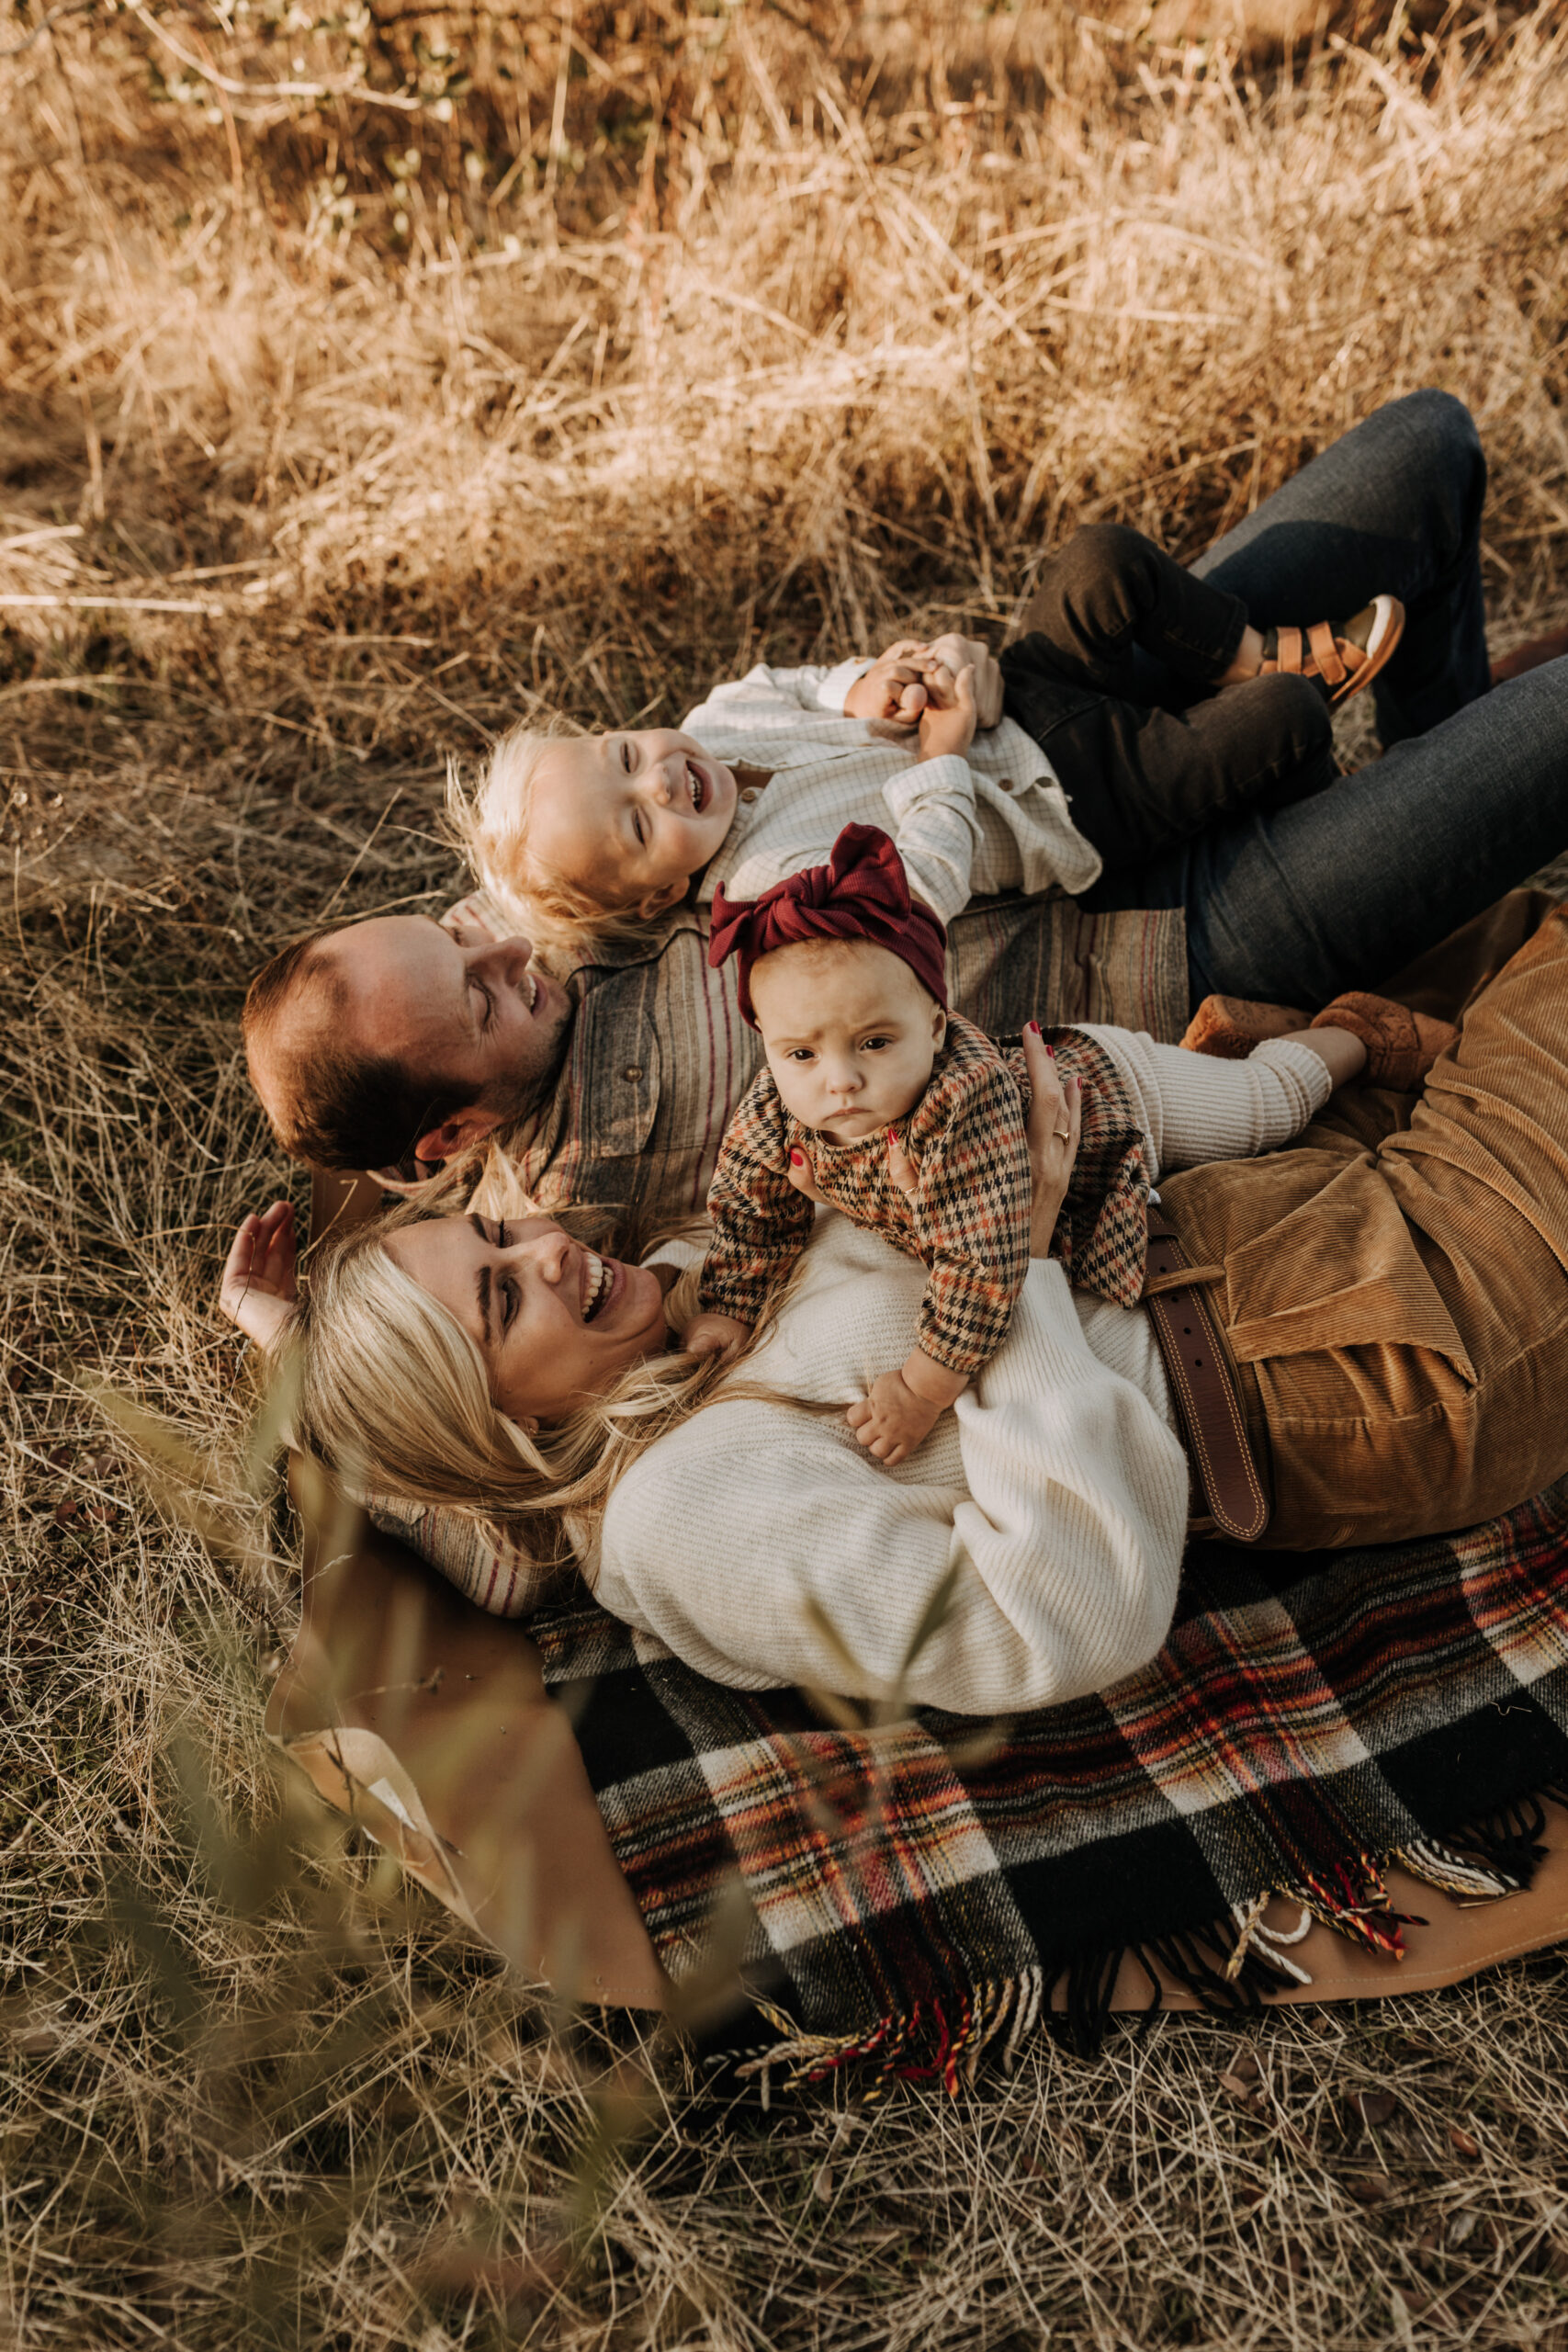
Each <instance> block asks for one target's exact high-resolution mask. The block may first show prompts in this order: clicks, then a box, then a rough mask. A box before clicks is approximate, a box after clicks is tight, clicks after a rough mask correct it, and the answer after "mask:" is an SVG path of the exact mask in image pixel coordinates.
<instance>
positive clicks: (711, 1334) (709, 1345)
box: [682, 1315, 751, 1363]
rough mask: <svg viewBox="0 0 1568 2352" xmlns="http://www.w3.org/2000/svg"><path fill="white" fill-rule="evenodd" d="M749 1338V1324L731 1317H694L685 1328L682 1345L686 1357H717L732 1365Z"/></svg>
mask: <svg viewBox="0 0 1568 2352" xmlns="http://www.w3.org/2000/svg"><path fill="white" fill-rule="evenodd" d="M750 1336H751V1326H750V1323H742V1322H740V1321H739V1319H738V1318H737V1317H735V1316H733V1315H694V1317H692V1320H691V1322H690V1323H688V1324H687V1326H686V1337H685V1340H684V1341H683V1343H682V1344H683V1345H684V1347H685V1350H686V1353H687V1354H688V1355H693V1356H718V1357H721V1358H722V1359H723V1361H724V1362H725V1363H734V1361H735V1359H736V1357H737V1356H738V1355H739V1353H740V1351H741V1349H742V1348H743V1347H744V1346H745V1344H746V1342H747V1340H749V1339H750Z"/></svg>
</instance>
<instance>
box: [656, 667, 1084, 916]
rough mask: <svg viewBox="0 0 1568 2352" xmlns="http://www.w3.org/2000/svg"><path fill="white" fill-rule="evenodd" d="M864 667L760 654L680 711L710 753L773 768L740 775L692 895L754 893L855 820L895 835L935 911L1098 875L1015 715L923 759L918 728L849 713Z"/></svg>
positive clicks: (810, 861) (1052, 778) (1065, 887)
mask: <svg viewBox="0 0 1568 2352" xmlns="http://www.w3.org/2000/svg"><path fill="white" fill-rule="evenodd" d="M864 667H865V664H864V663H863V662H841V663H840V666H839V667H838V668H837V669H836V670H823V669H817V668H812V667H807V668H804V669H798V670H773V669H770V668H769V667H768V666H767V664H766V663H765V662H759V663H758V665H757V667H756V668H755V669H754V670H750V671H748V673H747V674H746V676H745V677H744V678H739V679H737V680H735V681H734V683H733V684H728V685H722V686H716V687H715V689H714V691H713V693H712V694H711V695H709V696H708V699H707V700H706V702H705V703H703V704H702V705H700V707H698V708H697V709H695V710H694V711H692V712H690V713H689V714H688V715H687V717H686V718H684V719H683V720H682V727H683V729H684V730H685V732H686V733H687V734H689V735H693V736H694V737H695V738H696V740H697V741H698V742H699V743H701V744H702V745H703V747H704V749H705V751H709V752H713V753H714V755H715V757H716V758H717V759H721V760H724V761H726V762H727V763H729V764H731V765H737V764H739V765H742V766H749V767H752V768H757V769H766V770H768V771H770V772H771V774H770V781H769V783H768V785H767V786H766V788H765V789H761V788H759V787H758V786H743V787H742V790H741V793H740V797H739V801H738V803H737V806H736V811H735V818H734V821H733V823H732V824H731V826H730V829H729V831H728V834H727V835H726V837H725V841H724V844H723V847H722V848H721V849H720V850H719V852H718V854H717V856H716V857H715V858H714V860H713V861H712V863H711V864H710V865H707V866H706V867H705V869H704V871H703V875H702V877H701V880H700V881H699V883H698V886H697V892H696V896H697V900H698V903H699V904H701V905H705V906H706V905H711V904H712V901H713V895H714V892H715V890H716V888H717V887H718V885H719V884H720V883H722V884H723V886H724V890H725V895H726V897H727V898H729V899H754V898H756V897H757V896H758V895H759V893H760V892H761V891H763V890H766V889H768V888H771V887H772V885H773V883H775V882H779V881H782V880H783V879H784V876H785V875H786V874H797V873H799V872H800V870H801V868H802V867H803V866H807V865H822V864H824V863H825V861H826V859H827V857H828V854H829V851H830V850H831V848H832V846H833V843H834V842H835V841H836V840H837V839H838V837H839V834H840V832H841V831H842V830H843V828H844V827H845V826H846V825H849V824H858V825H877V826H880V827H881V828H882V830H883V831H885V832H888V833H891V834H892V836H893V839H894V841H895V842H897V848H898V854H899V855H900V856H901V857H902V858H903V861H904V865H905V869H906V871H907V873H908V876H909V887H910V888H911V889H913V890H915V891H916V892H917V893H918V894H919V897H920V898H922V899H924V900H925V901H926V904H927V905H928V906H929V907H931V910H933V912H934V913H936V914H938V915H940V916H941V918H942V922H948V923H950V922H953V920H954V918H955V917H956V916H958V915H961V914H962V913H963V911H964V908H965V907H966V906H967V905H968V903H969V901H970V899H971V898H978V897H987V896H990V895H993V894H995V893H997V892H998V891H1003V890H1021V891H1024V892H1026V893H1027V894H1029V895H1031V896H1036V895H1038V894H1040V893H1042V892H1059V891H1068V892H1075V891H1079V890H1087V889H1088V888H1089V886H1090V884H1091V883H1093V882H1095V881H1097V880H1098V878H1099V876H1100V853H1099V852H1098V850H1096V849H1095V848H1094V847H1093V846H1092V844H1091V843H1090V842H1088V841H1086V840H1085V838H1084V836H1083V835H1082V833H1080V832H1079V831H1078V830H1077V826H1076V825H1075V824H1074V823H1073V820H1072V818H1071V816H1070V815H1069V814H1068V809H1067V797H1066V793H1065V792H1064V791H1063V790H1062V787H1061V785H1060V784H1059V782H1058V781H1057V779H1056V775H1055V771H1054V770H1053V768H1052V766H1051V763H1050V761H1049V760H1048V759H1047V758H1046V757H1045V754H1044V752H1043V751H1042V750H1041V749H1040V746H1039V745H1038V743H1036V742H1035V741H1033V740H1032V737H1031V736H1029V735H1026V734H1025V732H1024V730H1023V729H1022V728H1021V727H1020V726H1019V725H1018V724H1017V723H1016V722H1015V721H1014V720H1013V719H1010V718H1004V719H1002V721H1001V722H1000V724H999V725H998V726H996V727H993V728H987V729H981V730H979V731H977V732H976V735H975V737H974V740H973V741H972V742H971V743H970V745H969V749H968V751H967V752H965V753H964V756H963V757H962V758H960V757H959V756H958V755H957V754H955V753H954V754H950V755H949V756H947V757H946V758H943V759H939V760H920V759H919V758H918V757H917V753H918V751H919V745H918V743H917V742H916V741H914V740H913V738H912V737H910V736H907V735H906V736H901V737H899V738H898V739H897V740H896V741H888V740H887V739H886V736H884V735H881V734H879V733H878V732H877V731H876V729H875V727H874V723H873V722H872V721H870V720H868V719H863V718H845V716H844V696H845V695H846V694H847V693H848V692H849V689H850V687H851V685H852V684H853V682H854V680H855V678H856V677H857V676H858V675H859V673H860V672H861V671H862V670H863V668H864Z"/></svg>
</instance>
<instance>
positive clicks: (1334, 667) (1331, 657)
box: [1280, 621, 1350, 686]
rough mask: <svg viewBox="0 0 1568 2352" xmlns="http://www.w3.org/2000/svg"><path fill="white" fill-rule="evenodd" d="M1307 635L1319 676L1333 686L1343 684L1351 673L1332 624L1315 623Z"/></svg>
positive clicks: (1281, 634)
mask: <svg viewBox="0 0 1568 2352" xmlns="http://www.w3.org/2000/svg"><path fill="white" fill-rule="evenodd" d="M1283 635H1284V631H1283V629H1281V630H1280V636H1281V637H1282V636H1283ZM1307 635H1308V639H1309V641H1310V643H1311V646H1312V658H1313V662H1314V664H1315V666H1316V669H1317V673H1318V676H1319V677H1320V678H1323V679H1325V680H1326V682H1327V684H1329V685H1331V686H1337V685H1340V684H1343V683H1344V681H1345V680H1346V679H1347V678H1348V676H1349V674H1350V673H1349V670H1348V667H1347V666H1346V664H1345V662H1344V661H1343V660H1342V659H1341V657H1340V652H1339V639H1337V637H1336V636H1335V634H1334V629H1333V625H1332V623H1330V622H1328V621H1314V623H1313V625H1312V627H1311V628H1310V629H1309V630H1308V632H1307ZM1346 650H1347V651H1348V650H1350V649H1349V648H1348V646H1347V648H1346Z"/></svg>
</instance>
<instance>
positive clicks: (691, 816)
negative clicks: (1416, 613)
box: [449, 526, 1403, 951]
mask: <svg viewBox="0 0 1568 2352" xmlns="http://www.w3.org/2000/svg"><path fill="white" fill-rule="evenodd" d="M1025 621H1026V633H1025V635H1024V636H1022V637H1021V639H1019V641H1018V642H1017V644H1016V645H1014V646H1011V647H1010V648H1009V650H1008V651H1007V652H1006V653H1004V654H1003V656H1002V657H1001V661H1000V663H999V664H998V662H997V661H996V660H994V659H993V657H992V656H991V655H990V653H989V652H988V651H987V648H986V647H985V646H984V645H982V644H979V643H978V642H974V641H971V640H969V639H964V638H959V637H943V638H939V639H936V640H934V641H933V642H932V643H931V644H927V645H920V644H916V643H913V642H909V641H903V642H900V643H898V644H897V645H894V646H892V647H890V648H889V650H887V652H886V653H885V654H883V655H882V656H881V657H880V659H879V660H877V661H876V662H872V663H870V664H869V665H868V664H867V663H865V662H843V663H840V665H839V666H838V668H836V669H831V670H827V669H817V668H805V669H795V670H788V669H771V668H769V667H768V666H766V665H765V664H759V665H758V666H757V667H756V668H755V669H753V670H751V671H750V673H748V674H747V675H746V676H745V677H744V678H741V679H739V680H736V681H733V682H731V683H729V684H723V685H719V686H716V687H715V689H714V690H713V693H712V694H711V695H710V696H709V698H708V700H707V701H706V702H705V703H704V704H703V705H702V706H701V707H699V708H698V709H696V710H694V711H693V712H691V713H690V714H689V716H688V717H687V718H686V720H685V722H684V726H683V729H682V730H681V731H679V732H678V731H676V730H675V729H671V728H628V729H619V730H617V731H616V732H615V733H613V734H609V735H599V736H567V735H560V734H557V735H549V734H542V733H540V732H539V731H538V730H536V729H527V728H518V729H513V731H512V732H511V733H510V734H508V735H507V736H505V737H504V738H503V739H502V741H501V742H500V743H499V744H498V745H497V747H496V750H495V752H494V753H493V755H492V757H491V763H490V767H489V771H488V773H487V775H485V777H484V779H483V780H482V782H481V784H480V786H479V790H478V793H477V795H476V797H475V798H474V800H473V802H472V804H471V805H470V804H469V803H468V800H467V798H466V797H465V795H464V793H463V792H462V790H461V788H460V786H458V784H457V780H456V778H454V780H453V784H452V787H451V792H450V796H449V805H450V814H451V819H452V824H453V829H454V831H456V832H457V835H458V837H459V839H460V841H461V844H462V847H463V849H464V852H465V854H466V855H467V857H468V861H469V863H470V865H472V867H473V869H474V871H475V873H476V874H477V875H478V876H479V879H480V881H481V882H482V883H483V885H484V887H485V888H486V890H487V891H488V892H489V894H490V896H491V899H493V900H494V902H495V904H496V906H497V909H498V910H499V911H500V912H501V913H502V916H503V917H504V918H505V919H506V920H507V921H508V922H512V923H515V924H517V925H518V926H520V927H521V928H522V929H523V930H525V932H527V933H529V935H530V936H531V937H532V938H534V939H535V941H536V943H538V944H543V945H551V944H554V945H557V946H559V947H565V948H569V949H571V950H573V951H577V950H581V949H582V948H583V947H585V946H588V945H590V944H592V942H593V941H595V940H604V941H617V940H619V941H629V940H638V939H643V938H646V937H647V936H648V935H649V933H650V931H651V930H652V929H653V928H654V927H656V926H658V925H659V924H660V922H662V921H663V920H664V919H665V918H667V917H668V916H669V915H670V913H671V910H673V909H674V908H675V907H677V906H678V905H680V904H681V903H682V901H685V902H687V903H689V904H693V905H694V906H695V907H696V908H697V909H699V910H700V909H702V908H704V907H705V906H706V905H708V904H711V902H712V900H713V899H714V896H715V893H716V891H717V890H718V889H719V888H723V889H724V890H725V892H726V893H727V894H728V897H729V898H730V899H732V900H733V899H736V898H756V897H760V896H761V893H762V892H763V891H765V890H767V889H769V888H772V886H773V884H774V883H775V882H777V881H780V880H781V879H782V878H783V877H784V876H785V875H787V874H792V873H795V872H796V871H798V870H799V869H800V868H801V867H803V866H807V865H820V864H821V863H822V862H823V860H824V859H825V858H826V857H827V855H828V853H829V848H830V846H831V844H832V842H833V840H834V838H835V836H836V835H837V833H838V831H839V829H840V826H841V825H843V824H845V823H851V822H853V823H860V824H869V825H875V826H880V827H883V828H885V829H886V831H888V832H890V833H891V834H892V836H893V838H894V840H895V842H896V843H897V848H898V852H899V854H900V855H901V857H902V858H903V861H904V866H905V870H906V872H907V874H908V879H909V887H910V888H911V889H912V890H913V891H914V892H915V894H916V895H917V897H919V898H920V899H923V900H924V901H925V903H926V905H927V906H928V907H930V908H931V910H932V912H933V913H935V914H936V915H937V916H938V917H939V918H940V919H941V920H942V922H953V920H954V919H955V917H957V916H958V915H960V914H961V913H962V912H963V911H964V908H965V906H966V905H967V904H968V902H969V900H970V899H971V897H976V896H988V895H991V894H994V893H998V892H1002V891H1022V892H1025V893H1029V894H1035V893H1040V892H1044V891H1066V892H1068V893H1074V892H1077V891H1080V890H1085V889H1087V888H1089V885H1090V884H1091V883H1092V882H1094V881H1095V880H1096V879H1097V878H1098V876H1100V873H1101V871H1103V870H1111V871H1113V870H1116V869H1118V868H1119V867H1124V866H1127V865H1135V864H1137V863H1138V862H1139V861H1140V860H1141V859H1143V858H1144V857H1146V856H1148V855H1150V854H1154V853H1156V852H1157V851H1159V850H1162V849H1165V848H1168V847H1169V846H1171V844H1172V843H1173V842H1176V841H1178V840H1180V839H1182V838H1185V837H1186V836H1187V835H1188V834H1190V833H1191V832H1192V831H1195V830H1197V828H1199V827H1200V826H1201V825H1202V824H1204V823H1206V822H1207V821H1208V820H1209V819H1210V818H1211V817H1212V816H1213V815H1215V814H1216V813H1219V812H1221V811H1224V810H1228V809H1235V808H1238V807H1239V806H1241V805H1242V804H1243V803H1244V802H1245V801H1246V799H1247V797H1249V796H1251V795H1255V794H1258V793H1261V792H1265V791H1267V792H1269V793H1271V794H1273V795H1275V796H1276V797H1279V796H1282V795H1289V794H1291V793H1292V792H1300V791H1309V790H1316V789H1319V788H1321V786H1324V785H1325V784H1327V783H1328V782H1329V781H1330V780H1331V778H1332V776H1333V775H1335V773H1336V770H1335V767H1334V763H1333V759H1332V724H1331V717H1330V708H1329V706H1330V704H1331V703H1333V702H1335V701H1337V700H1340V699H1342V698H1343V697H1344V695H1347V694H1349V693H1353V692H1357V691H1359V689H1360V688H1361V687H1362V686H1364V685H1365V684H1367V683H1368V682H1369V681H1370V680H1371V678H1372V677H1374V676H1376V675H1377V674H1378V673H1379V672H1380V671H1381V669H1382V667H1383V665H1384V664H1385V663H1386V662H1388V661H1389V659H1390V658H1391V657H1392V655H1393V651H1394V650H1395V649H1396V647H1397V645H1398V643H1399V639H1400V631H1401V628H1402V626H1403V613H1402V611H1401V609H1400V607H1399V605H1397V603H1396V602H1395V600H1394V599H1393V598H1391V597H1387V596H1383V597H1379V598H1377V599H1376V600H1375V601H1374V603H1373V604H1371V605H1368V606H1367V607H1366V608H1365V609H1364V611H1362V612H1361V613H1359V614H1357V615H1354V616H1352V617H1351V618H1350V619H1349V620H1346V621H1340V622H1337V623H1334V624H1332V625H1331V624H1328V623H1325V622H1320V623H1316V624H1314V627H1313V628H1311V629H1310V630H1308V631H1305V632H1303V631H1302V630H1299V629H1289V628H1283V629H1275V630H1271V631H1268V632H1260V631H1259V630H1258V629H1257V628H1253V627H1252V625H1251V624H1250V622H1249V621H1248V618H1247V612H1246V609H1245V607H1244V606H1243V605H1241V604H1240V602H1239V601H1238V600H1237V599H1236V598H1235V597H1234V596H1232V595H1229V594H1226V593H1225V592H1224V591H1223V590H1221V589H1218V588H1216V587H1214V586H1213V585H1212V584H1211V583H1209V582H1204V581H1201V580H1200V579H1198V578H1197V577H1196V576H1195V575H1194V574H1192V573H1191V572H1190V571H1186V570H1185V569H1184V568H1183V567H1182V566H1181V565H1179V564H1177V563H1175V562H1173V561H1172V560H1171V559H1170V558H1169V557H1168V556H1167V555H1165V554H1164V553H1163V551H1162V550H1161V549H1160V548H1157V547H1156V546H1155V545H1154V543H1153V542H1152V541H1150V540H1147V539H1145V538H1143V537H1141V536H1140V535H1139V534H1138V533H1137V532H1134V531H1130V530H1126V529H1124V528H1122V526H1093V527H1091V528H1089V529H1087V530H1084V531H1080V532H1079V533H1078V534H1077V537H1075V538H1074V539H1073V540H1071V541H1069V543H1068V545H1067V547H1066V548H1065V549H1063V550H1062V552H1061V553H1060V554H1059V555H1056V556H1055V557H1053V558H1052V559H1051V560H1050V561H1049V562H1048V563H1046V564H1045V565H1044V566H1043V569H1042V571H1041V573H1040V577H1039V582H1038V584H1037V588H1036V592H1035V594H1034V596H1033V598H1032V602H1031V605H1030V606H1029V609H1028V611H1027V613H1026V615H1025ZM1134 656H1136V657H1137V659H1138V660H1139V661H1143V660H1145V658H1146V657H1148V656H1153V657H1154V658H1155V660H1156V661H1157V662H1158V663H1159V664H1160V665H1161V667H1160V670H1159V672H1158V673H1156V674H1157V675H1162V676H1164V677H1166V678H1167V679H1168V681H1169V682H1170V688H1171V691H1170V700H1171V703H1172V707H1171V708H1169V709H1166V708H1162V707H1148V706H1147V702H1146V697H1147V695H1148V694H1149V693H1150V692H1151V691H1153V689H1152V688H1151V687H1150V686H1149V685H1148V684H1146V682H1145V673H1144V672H1142V671H1138V670H1136V669H1135V667H1134ZM1292 672H1293V673H1294V674H1292ZM1194 697H1196V698H1195V699H1194ZM1020 722H1022V723H1020ZM1047 752H1048V753H1049V756H1047ZM1069 801H1070V804H1071V806H1070V810H1069Z"/></svg>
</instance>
